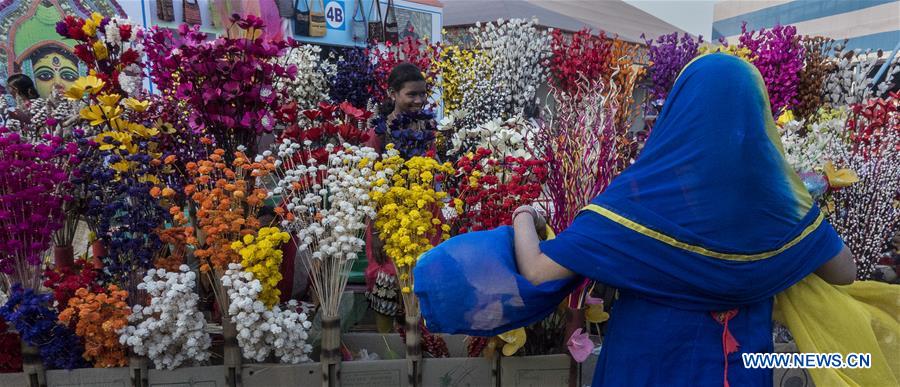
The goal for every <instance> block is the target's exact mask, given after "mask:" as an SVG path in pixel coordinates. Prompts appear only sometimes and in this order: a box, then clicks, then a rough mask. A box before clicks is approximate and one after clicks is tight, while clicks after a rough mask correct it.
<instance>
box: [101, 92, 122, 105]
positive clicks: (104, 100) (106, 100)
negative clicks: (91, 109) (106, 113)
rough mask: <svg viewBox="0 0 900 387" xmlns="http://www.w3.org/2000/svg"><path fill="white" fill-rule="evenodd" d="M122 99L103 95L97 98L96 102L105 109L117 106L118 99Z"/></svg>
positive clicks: (114, 95) (117, 96) (116, 95)
mask: <svg viewBox="0 0 900 387" xmlns="http://www.w3.org/2000/svg"><path fill="white" fill-rule="evenodd" d="M120 98H122V97H121V96H119V95H118V94H103V95H100V96H98V97H97V100H98V101H100V104H102V105H103V106H107V107H113V106H117V105H118V104H119V99H120Z"/></svg>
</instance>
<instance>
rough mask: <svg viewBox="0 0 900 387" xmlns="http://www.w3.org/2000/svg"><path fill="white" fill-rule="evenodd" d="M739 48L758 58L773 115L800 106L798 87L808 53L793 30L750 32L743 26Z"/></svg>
mask: <svg viewBox="0 0 900 387" xmlns="http://www.w3.org/2000/svg"><path fill="white" fill-rule="evenodd" d="M738 39H739V40H740V46H741V47H746V48H747V49H749V50H750V52H752V53H753V56H754V57H755V58H756V59H755V60H754V61H753V65H755V66H756V68H757V69H759V72H760V73H762V76H763V80H764V81H765V83H766V89H767V90H768V91H769V100H770V101H771V105H772V106H771V107H772V115H773V116H776V117H777V116H778V115H780V114H781V111H782V110H791V109H793V108H794V107H795V106H796V105H797V104H798V103H799V100H798V99H797V86H798V84H799V83H800V70H801V69H802V68H803V61H804V54H805V50H804V49H803V45H802V43H801V41H800V37H799V36H798V35H797V28H796V27H793V26H782V25H777V26H775V27H773V28H771V29H762V30H760V31H748V30H747V23H744V24H743V25H742V26H741V36H740V37H739V38H738Z"/></svg>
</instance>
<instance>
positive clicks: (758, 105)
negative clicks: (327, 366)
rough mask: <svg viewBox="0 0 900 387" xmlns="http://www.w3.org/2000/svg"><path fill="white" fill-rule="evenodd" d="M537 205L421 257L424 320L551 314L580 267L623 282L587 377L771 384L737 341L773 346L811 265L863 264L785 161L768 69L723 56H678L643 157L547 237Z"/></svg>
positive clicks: (497, 329)
mask: <svg viewBox="0 0 900 387" xmlns="http://www.w3.org/2000/svg"><path fill="white" fill-rule="evenodd" d="M537 217H538V216H537V214H536V212H535V211H534V210H533V209H531V208H529V207H524V208H521V209H519V210H517V211H516V212H515V213H514V214H513V227H512V228H510V227H501V228H499V229H496V230H493V231H488V232H483V233H472V234H471V235H470V234H465V235H461V236H459V237H456V238H452V239H450V240H448V241H447V242H445V243H443V244H441V245H439V246H437V247H436V248H435V249H433V250H432V251H430V252H428V253H426V254H424V255H423V256H422V257H421V258H420V260H419V263H418V264H417V267H416V270H415V272H414V276H415V278H416V286H415V289H414V290H415V293H416V294H417V295H418V296H419V297H420V303H421V307H422V313H423V317H424V318H425V320H426V322H427V324H428V326H429V329H430V330H432V331H437V332H448V333H466V334H472V335H494V334H497V333H501V332H504V331H507V330H510V329H513V328H517V327H521V326H524V325H527V324H530V323H532V322H535V321H538V320H540V319H542V318H544V317H545V316H546V315H547V314H549V313H550V311H552V310H553V308H555V306H556V305H557V304H558V303H559V301H560V300H561V299H562V298H563V297H564V296H565V295H566V293H567V291H568V290H569V289H570V288H571V286H572V284H573V283H574V282H575V281H574V278H575V276H576V275H577V276H584V277H588V278H591V279H594V280H597V281H599V282H602V283H604V284H607V285H611V286H614V287H616V288H618V289H619V298H618V299H617V301H616V303H615V305H614V307H613V309H612V311H611V317H610V320H609V327H608V330H607V334H606V337H605V338H604V342H603V347H602V350H601V354H600V357H599V359H598V363H597V370H596V372H595V376H594V381H593V385H594V386H647V385H666V386H679V385H685V386H687V385H690V386H714V385H725V386H728V385H733V386H745V385H752V386H768V385H772V370H771V369H747V368H744V366H743V364H742V361H741V353H754V352H772V350H773V348H772V347H773V344H772V306H773V296H774V295H775V294H777V293H779V292H781V291H783V290H785V289H787V288H788V287H790V286H791V285H793V284H794V283H796V282H798V281H800V280H801V279H803V278H804V277H806V276H807V275H809V274H810V273H814V272H815V273H817V274H819V275H820V276H821V277H822V278H823V279H825V280H826V281H828V282H831V283H841V284H846V283H851V282H853V279H854V278H855V275H856V266H855V264H854V263H853V259H852V256H851V254H850V253H849V250H848V249H847V248H846V247H845V246H844V244H843V242H842V241H841V239H840V237H839V236H838V235H837V233H836V232H835V231H834V229H833V228H832V227H831V226H830V225H829V224H828V222H827V221H826V220H824V217H823V215H822V214H821V213H820V212H819V209H818V207H817V206H816V205H815V203H814V202H813V200H812V198H811V196H810V195H809V193H808V192H807V190H806V189H805V187H804V185H803V183H802V181H801V180H800V178H799V177H798V176H797V174H796V173H794V171H793V170H792V169H791V168H790V167H789V165H788V164H787V162H786V161H785V159H784V156H783V150H782V146H781V142H780V139H779V136H778V132H777V129H776V127H775V123H774V120H773V118H772V115H771V113H770V108H769V101H768V97H767V95H766V91H765V86H764V84H763V80H762V77H761V76H760V74H759V72H758V71H757V70H756V68H755V67H753V65H751V64H749V63H747V62H745V61H743V60H741V59H739V58H736V57H733V56H730V55H725V54H711V55H705V56H702V57H700V58H698V59H695V60H694V61H693V62H692V63H690V64H689V65H688V66H686V67H685V69H684V70H683V71H682V73H681V74H680V75H679V77H678V79H677V81H676V82H675V85H674V87H673V89H672V91H671V92H670V93H669V96H668V99H667V101H666V104H665V106H664V108H663V111H662V113H661V114H660V116H659V118H658V119H657V123H656V125H655V127H654V129H653V132H652V134H651V136H650V138H649V139H648V140H647V143H646V145H645V147H644V150H643V151H642V153H641V155H640V157H639V158H638V160H637V161H636V162H635V163H634V165H632V166H631V167H629V168H628V169H626V170H625V171H624V172H623V173H622V174H621V175H620V176H618V177H617V178H616V179H615V180H614V181H613V182H612V183H611V184H610V186H609V187H608V188H607V189H606V191H605V192H604V193H602V194H601V195H599V196H598V197H596V198H595V199H594V200H593V201H592V202H591V203H590V205H589V206H587V207H586V208H585V209H584V210H583V211H582V212H581V213H580V214H579V216H578V217H577V218H576V219H575V221H574V222H573V223H572V225H571V226H570V227H569V228H567V229H566V230H564V231H563V232H562V233H560V234H559V235H558V236H557V237H556V238H555V239H552V240H547V241H543V242H541V241H540V240H539V237H538V234H537V232H536V231H535V226H534V222H535V220H536V219H535V218H537ZM502 242H506V243H502ZM497 246H501V247H500V248H498V247H497ZM504 247H505V248H504ZM485 251H490V253H485ZM504 269H506V270H504Z"/></svg>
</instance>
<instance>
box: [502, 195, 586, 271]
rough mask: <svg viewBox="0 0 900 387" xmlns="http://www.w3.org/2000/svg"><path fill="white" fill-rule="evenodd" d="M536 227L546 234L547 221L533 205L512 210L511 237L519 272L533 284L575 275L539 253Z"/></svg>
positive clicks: (538, 238)
mask: <svg viewBox="0 0 900 387" xmlns="http://www.w3.org/2000/svg"><path fill="white" fill-rule="evenodd" d="M537 227H540V230H541V231H542V232H544V233H545V234H544V235H545V236H546V231H547V222H546V220H544V217H543V216H541V215H540V214H539V213H538V212H537V210H535V209H534V208H533V207H531V206H522V207H519V208H518V209H516V211H514V212H513V237H514V242H515V250H516V266H517V267H518V269H519V274H522V276H523V277H525V279H527V280H528V281H529V282H531V283H532V284H535V285H540V284H541V283H544V282H547V281H552V280H557V279H562V278H567V277H571V276H573V275H575V273H572V272H571V271H569V269H566V268H565V267H563V266H561V265H560V264H558V263H556V261H554V260H552V259H550V257H548V256H546V255H544V254H543V253H541V248H540V236H539V234H538V232H537Z"/></svg>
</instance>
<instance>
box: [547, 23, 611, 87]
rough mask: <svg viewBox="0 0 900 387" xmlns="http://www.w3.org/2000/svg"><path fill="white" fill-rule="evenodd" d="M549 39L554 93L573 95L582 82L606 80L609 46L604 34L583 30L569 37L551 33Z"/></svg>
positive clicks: (609, 57)
mask: <svg viewBox="0 0 900 387" xmlns="http://www.w3.org/2000/svg"><path fill="white" fill-rule="evenodd" d="M551 37H552V41H551V50H552V53H553V54H552V56H550V58H549V64H550V75H551V79H552V80H553V82H554V86H556V88H557V89H559V90H560V91H562V92H564V93H573V92H576V91H577V90H578V83H579V82H581V81H582V79H599V78H603V77H608V76H609V71H610V66H609V61H610V59H611V58H612V42H611V41H610V40H609V39H607V38H606V34H605V33H604V32H601V33H600V34H599V35H594V34H592V33H591V30H590V29H587V28H585V29H581V30H579V31H577V32H575V33H573V34H571V35H570V36H569V35H567V34H564V33H563V32H562V31H561V30H553V32H552V33H551Z"/></svg>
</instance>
